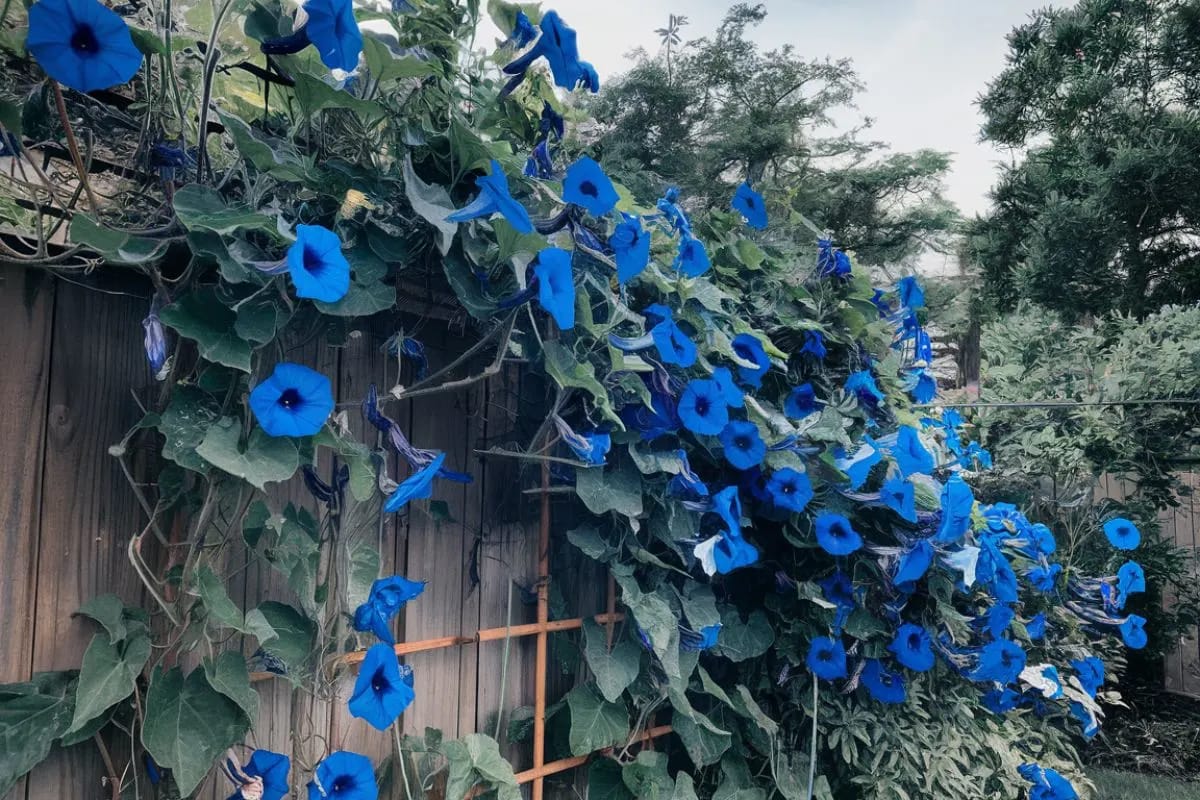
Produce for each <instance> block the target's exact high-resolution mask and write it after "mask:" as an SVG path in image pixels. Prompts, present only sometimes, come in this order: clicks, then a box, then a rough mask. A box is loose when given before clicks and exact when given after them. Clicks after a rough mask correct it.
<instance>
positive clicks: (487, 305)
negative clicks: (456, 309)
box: [442, 247, 496, 320]
mask: <svg viewBox="0 0 1200 800" xmlns="http://www.w3.org/2000/svg"><path fill="white" fill-rule="evenodd" d="M442 271H443V272H444V273H445V274H446V281H447V282H448V283H449V284H450V288H451V289H452V290H453V291H454V295H455V297H457V298H458V302H460V303H461V304H462V307H463V308H465V309H466V310H467V313H468V314H470V315H471V316H472V317H474V318H475V319H478V320H488V319H491V317H492V315H493V314H495V313H496V304H495V303H494V302H493V301H492V300H491V299H490V298H488V297H487V295H485V294H484V293H483V289H481V288H480V286H479V280H478V279H477V278H476V277H475V274H474V273H473V272H472V270H471V264H470V262H469V261H467V257H466V256H465V255H464V254H463V251H462V248H461V247H455V248H454V249H452V250H451V251H450V252H449V253H447V254H446V257H445V258H443V259H442Z"/></svg>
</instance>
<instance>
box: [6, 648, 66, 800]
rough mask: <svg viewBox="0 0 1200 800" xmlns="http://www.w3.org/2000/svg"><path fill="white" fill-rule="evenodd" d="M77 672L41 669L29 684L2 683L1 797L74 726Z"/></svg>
mask: <svg viewBox="0 0 1200 800" xmlns="http://www.w3.org/2000/svg"><path fill="white" fill-rule="evenodd" d="M75 675H76V673H75V672H39V673H37V674H36V675H34V676H33V680H32V681H30V682H28V683H9V684H4V685H0V797H5V796H7V795H8V791H9V790H10V789H12V787H13V786H14V785H15V784H16V782H17V780H18V779H19V778H20V777H21V776H22V775H24V774H25V773H27V772H29V770H31V769H33V768H34V767H35V766H37V764H39V763H40V762H41V761H42V760H44V759H45V758H46V756H48V755H50V746H51V745H52V744H53V743H54V740H55V739H57V738H59V737H60V736H62V735H63V734H64V733H66V731H67V729H68V728H69V727H70V726H71V718H72V714H73V711H74V706H75Z"/></svg>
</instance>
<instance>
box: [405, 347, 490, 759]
mask: <svg viewBox="0 0 1200 800" xmlns="http://www.w3.org/2000/svg"><path fill="white" fill-rule="evenodd" d="M424 341H425V345H426V351H427V354H428V357H429V369H430V371H431V372H432V371H436V370H438V369H439V368H441V367H442V366H444V365H446V364H448V363H449V362H450V361H452V360H453V358H454V352H455V351H454V346H455V344H456V343H457V342H456V340H453V339H451V338H450V337H449V336H447V335H446V334H445V333H444V332H443V331H442V330H436V331H431V332H430V333H429V335H427V336H425V337H424ZM468 402H469V400H468V396H467V394H466V393H465V392H445V393H438V394H433V395H428V396H426V397H419V398H416V399H414V400H413V401H412V424H411V425H410V426H409V428H408V430H407V433H408V435H409V439H410V441H411V442H412V444H413V445H414V446H415V447H422V448H429V449H434V450H441V451H444V452H445V453H446V462H445V466H446V467H447V468H448V469H453V470H460V471H466V470H468V468H469V464H468V462H467V448H468V438H469V437H468V432H467V428H468V411H469V408H468ZM470 488H471V486H464V485H463V484H461V483H453V482H451V481H445V480H439V481H436V482H435V483H434V487H433V497H432V499H431V501H429V502H428V503H427V502H419V503H413V504H411V505H410V506H409V508H408V510H407V514H408V555H407V558H408V560H407V567H406V569H407V573H408V577H409V578H411V579H414V580H424V581H427V582H428V583H427V585H426V586H425V592H424V594H422V595H421V596H420V597H419V598H418V599H417V600H415V601H414V602H412V603H409V604H408V606H407V607H406V608H405V621H404V629H405V635H406V638H407V639H409V640H410V641H415V640H420V639H429V638H434V637H439V636H450V635H458V634H461V633H463V628H462V623H463V610H464V608H465V607H466V606H467V604H468V602H469V599H468V598H467V597H465V596H464V587H465V586H466V585H467V584H466V582H467V581H468V580H469V577H468V574H467V572H468V571H467V568H466V567H467V563H466V561H467V556H468V554H467V552H466V549H465V547H464V544H465V542H464V529H463V519H464V513H465V508H466V503H467V492H468V490H469V489H470ZM438 501H441V502H443V503H445V504H446V509H447V510H448V512H449V514H450V520H437V519H434V518H433V517H432V516H431V508H432V507H433V506H432V505H431V504H432V503H436V502H438ZM477 618H478V617H477V616H476V619H477ZM473 632H474V631H473V630H472V631H467V633H473ZM460 651H461V648H457V647H455V648H449V649H446V650H435V651H431V652H426V653H416V654H414V655H412V656H410V657H409V658H408V659H407V661H408V663H409V664H410V665H411V666H412V668H413V672H414V680H415V685H416V689H417V699H416V700H415V701H414V702H413V704H412V706H410V707H409V710H408V711H407V712H405V714H404V723H403V724H404V730H405V731H406V732H412V733H416V734H420V733H421V732H423V731H424V729H425V728H426V727H431V728H437V729H438V730H440V731H442V733H443V734H444V735H445V737H446V738H447V739H453V738H456V737H457V736H458V735H459V693H460V691H461V686H462V682H463V681H464V680H470V681H472V682H473V681H474V675H473V674H472V675H470V676H466V675H463V670H462V666H463V664H462V653H461V652H460ZM468 671H469V672H471V673H474V669H473V668H471V669H469V670H468ZM467 732H468V733H470V731H467Z"/></svg>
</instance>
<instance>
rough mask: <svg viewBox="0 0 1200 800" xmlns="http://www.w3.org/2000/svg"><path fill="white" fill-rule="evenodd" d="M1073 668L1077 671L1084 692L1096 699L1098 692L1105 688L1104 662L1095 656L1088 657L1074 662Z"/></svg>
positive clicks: (1072, 663)
mask: <svg viewBox="0 0 1200 800" xmlns="http://www.w3.org/2000/svg"><path fill="white" fill-rule="evenodd" d="M1071 668H1072V669H1074V670H1075V675H1076V677H1078V678H1079V685H1080V686H1082V687H1083V690H1084V691H1085V692H1087V693H1088V694H1089V695H1090V696H1092V697H1095V696H1096V692H1098V691H1100V689H1101V688H1102V687H1103V686H1104V662H1103V661H1101V660H1100V659H1098V658H1096V657H1095V656H1088V657H1087V658H1083V659H1077V660H1075V661H1072V662H1071Z"/></svg>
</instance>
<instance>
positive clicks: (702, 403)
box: [678, 379, 729, 436]
mask: <svg viewBox="0 0 1200 800" xmlns="http://www.w3.org/2000/svg"><path fill="white" fill-rule="evenodd" d="M678 412H679V419H680V420H681V421H682V422H683V425H684V427H685V428H687V429H688V430H689V431H691V432H692V433H697V434H701V435H705V436H716V435H717V434H719V433H720V432H721V431H723V430H724V429H725V426H726V425H728V424H729V408H728V406H727V405H726V403H725V397H724V395H723V394H722V393H721V387H719V386H717V382H716V381H711V380H705V379H696V380H692V381H688V385H687V387H686V388H685V389H684V390H683V394H681V395H680V396H679V407H678Z"/></svg>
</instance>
